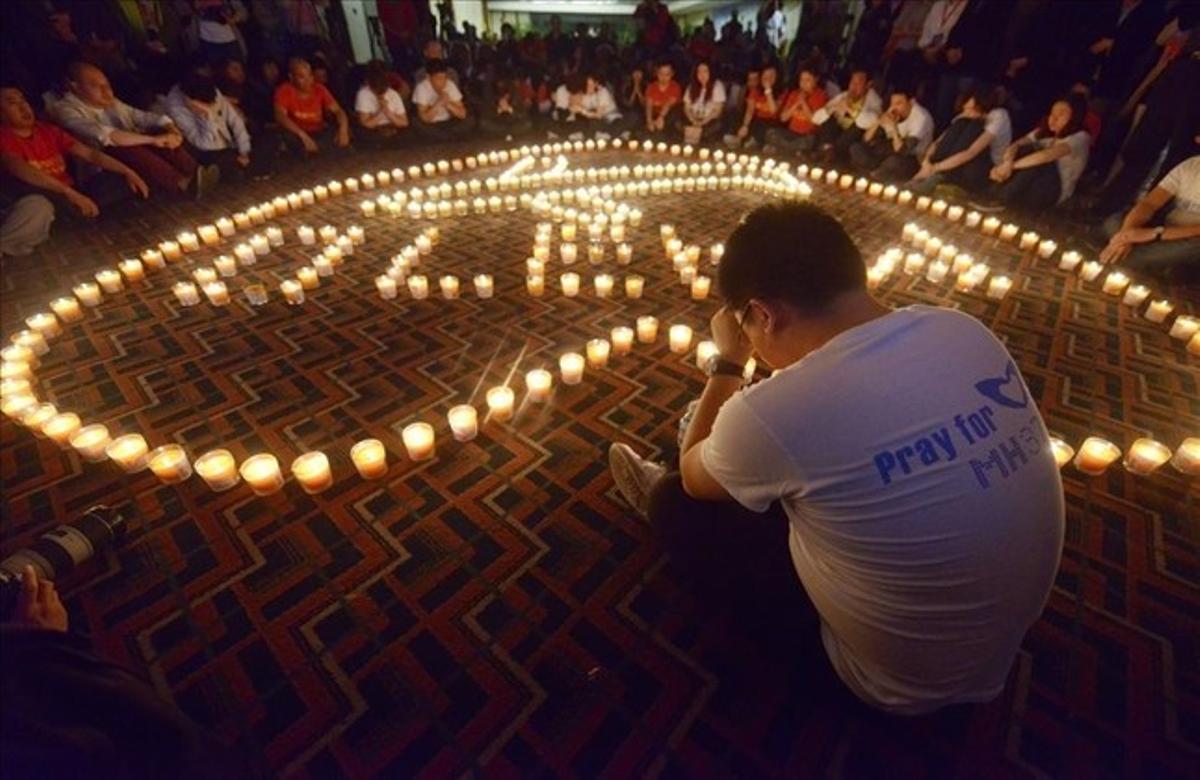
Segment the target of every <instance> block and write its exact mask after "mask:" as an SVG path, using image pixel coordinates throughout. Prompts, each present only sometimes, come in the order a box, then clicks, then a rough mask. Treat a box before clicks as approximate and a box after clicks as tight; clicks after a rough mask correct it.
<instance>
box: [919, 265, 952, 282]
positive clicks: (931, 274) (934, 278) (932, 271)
mask: <svg viewBox="0 0 1200 780" xmlns="http://www.w3.org/2000/svg"><path fill="white" fill-rule="evenodd" d="M949 272H950V266H948V265H947V264H946V263H944V262H942V261H941V260H935V261H934V262H932V263H930V264H929V268H928V269H927V270H926V271H925V278H926V279H927V280H929V281H930V282H932V283H933V284H941V283H942V282H944V281H945V280H946V275H947V274H948V273H949Z"/></svg>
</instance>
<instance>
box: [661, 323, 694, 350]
mask: <svg viewBox="0 0 1200 780" xmlns="http://www.w3.org/2000/svg"><path fill="white" fill-rule="evenodd" d="M667 343H668V345H669V346H670V348H671V351H672V352H674V353H676V354H683V353H684V352H687V351H688V349H690V348H691V346H692V329H691V328H690V327H688V326H687V325H672V326H671V327H670V328H669V329H668V330H667Z"/></svg>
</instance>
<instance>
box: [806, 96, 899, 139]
mask: <svg viewBox="0 0 1200 780" xmlns="http://www.w3.org/2000/svg"><path fill="white" fill-rule="evenodd" d="M850 100H851V98H850V93H849V92H847V91H845V90H842V91H840V92H838V93H837V94H836V95H833V96H831V97H830V98H829V102H828V103H826V104H825V105H823V106H821V107H820V108H818V109H817V110H816V111H814V112H813V117H812V121H813V124H814V125H823V124H825V122H827V121H828V120H829V117H831V116H832V115H833V112H834V110H835V109H840V108H841V107H842V106H844V105H848V104H849V103H850ZM882 111H883V101H882V100H881V99H880V97H879V93H878V92H876V91H875V90H873V89H868V90H867V94H866V95H865V96H864V97H863V103H862V106H861V107H860V108H859V110H858V114H857V115H856V116H855V117H854V126H855V127H857V128H858V129H859V130H869V129H870V128H871V125H873V124H875V122H876V121H878V120H879V114H880V113H881V112H882Z"/></svg>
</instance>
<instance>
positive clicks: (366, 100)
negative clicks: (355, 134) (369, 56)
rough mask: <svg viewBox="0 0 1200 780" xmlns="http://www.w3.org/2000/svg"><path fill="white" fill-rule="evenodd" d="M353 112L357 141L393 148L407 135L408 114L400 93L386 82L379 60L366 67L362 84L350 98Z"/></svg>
mask: <svg viewBox="0 0 1200 780" xmlns="http://www.w3.org/2000/svg"><path fill="white" fill-rule="evenodd" d="M354 113H355V114H356V115H357V117H358V125H359V128H360V131H361V132H360V133H359V139H360V140H361V141H363V142H364V143H366V144H368V145H372V146H377V147H393V146H398V145H401V144H403V143H404V141H406V140H407V139H408V134H407V133H406V132H404V131H405V130H407V129H408V112H407V111H405V110H404V100H403V98H401V97H400V93H399V92H397V91H396V90H394V89H392V87H391V85H390V84H389V83H388V72H387V66H386V65H385V64H384V63H383V62H382V61H381V60H373V61H371V62H369V63H368V64H367V69H366V74H365V78H364V81H363V85H362V86H361V87H359V89H358V94H357V95H355V97H354Z"/></svg>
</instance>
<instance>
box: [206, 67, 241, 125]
mask: <svg viewBox="0 0 1200 780" xmlns="http://www.w3.org/2000/svg"><path fill="white" fill-rule="evenodd" d="M213 80H214V81H215V82H216V85H217V89H219V90H221V94H222V95H224V96H225V99H226V100H228V101H229V104H230V105H231V106H233V107H234V108H235V109H237V112H238V114H239V115H240V116H241V117H242V119H243V120H245V119H246V107H245V99H246V66H245V65H243V64H242V61H241V60H233V59H229V60H223V61H221V62H219V63H217V65H216V67H214V68H213Z"/></svg>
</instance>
